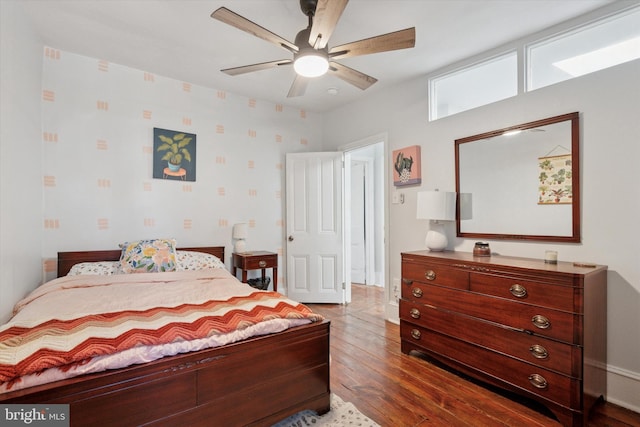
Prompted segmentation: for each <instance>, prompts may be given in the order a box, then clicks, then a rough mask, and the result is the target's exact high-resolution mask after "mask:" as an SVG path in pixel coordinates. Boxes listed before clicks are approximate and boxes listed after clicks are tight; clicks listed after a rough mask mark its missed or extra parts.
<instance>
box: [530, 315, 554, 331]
mask: <svg viewBox="0 0 640 427" xmlns="http://www.w3.org/2000/svg"><path fill="white" fill-rule="evenodd" d="M531 323H533V324H534V325H535V327H536V328H540V329H548V328H549V326H551V322H550V321H549V319H547V318H546V317H544V316H543V315H541V314H536V315H535V316H533V317H532V318H531Z"/></svg>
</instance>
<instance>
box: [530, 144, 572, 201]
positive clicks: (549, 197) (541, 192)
mask: <svg viewBox="0 0 640 427" xmlns="http://www.w3.org/2000/svg"><path fill="white" fill-rule="evenodd" d="M538 167H539V173H538V181H539V185H538V204H539V205H560V204H571V203H572V201H573V179H572V178H573V177H572V175H571V171H572V168H571V154H565V155H562V156H550V157H540V158H539V159H538Z"/></svg>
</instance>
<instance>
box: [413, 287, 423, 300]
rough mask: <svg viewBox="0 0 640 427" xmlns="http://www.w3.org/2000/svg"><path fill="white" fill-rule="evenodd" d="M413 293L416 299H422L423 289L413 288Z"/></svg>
mask: <svg viewBox="0 0 640 427" xmlns="http://www.w3.org/2000/svg"><path fill="white" fill-rule="evenodd" d="M411 293H412V294H413V296H414V297H416V298H422V289H420V288H413V289H411Z"/></svg>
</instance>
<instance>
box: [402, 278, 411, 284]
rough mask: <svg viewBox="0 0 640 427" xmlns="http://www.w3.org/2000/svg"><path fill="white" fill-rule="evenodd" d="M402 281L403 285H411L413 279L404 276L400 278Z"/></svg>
mask: <svg viewBox="0 0 640 427" xmlns="http://www.w3.org/2000/svg"><path fill="white" fill-rule="evenodd" d="M402 283H404V284H405V285H411V284H413V280H411V279H405V278H404V277H403V278H402Z"/></svg>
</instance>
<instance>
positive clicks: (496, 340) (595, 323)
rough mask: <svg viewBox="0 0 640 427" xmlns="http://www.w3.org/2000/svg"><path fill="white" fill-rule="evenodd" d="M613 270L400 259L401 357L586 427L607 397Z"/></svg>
mask: <svg viewBox="0 0 640 427" xmlns="http://www.w3.org/2000/svg"><path fill="white" fill-rule="evenodd" d="M606 286H607V268H606V267H605V266H602V265H598V266H595V267H577V266H574V265H573V263H569V262H559V263H558V264H545V263H544V261H543V260H538V259H530V258H515V257H506V256H499V255H492V256H488V257H474V256H473V255H472V254H470V253H465V252H439V253H438V252H428V251H419V252H407V253H403V254H402V298H401V300H400V333H401V342H402V351H403V352H404V353H409V352H411V351H419V352H421V353H424V354H426V355H428V356H430V357H432V358H434V359H436V360H438V361H440V362H442V363H444V364H446V365H448V366H450V367H452V368H454V369H456V370H458V371H460V372H463V373H465V374H468V375H471V376H473V377H475V378H478V379H480V380H482V381H485V382H487V383H489V384H493V385H496V386H499V387H501V388H504V389H507V390H510V391H513V392H516V393H519V394H522V395H524V396H526V397H529V398H531V399H534V400H536V401H539V402H541V403H542V404H544V405H545V406H546V407H547V408H549V409H550V410H551V411H552V412H553V413H554V414H555V415H556V416H557V418H558V420H559V421H560V422H561V423H562V424H563V425H567V426H578V425H586V422H587V418H588V414H589V409H590V408H591V406H592V405H593V404H594V403H595V401H596V399H597V398H598V397H600V396H603V395H604V394H605V392H606V372H605V363H606V355H607V350H606V318H607V317H606V307H607V292H606Z"/></svg>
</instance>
